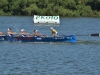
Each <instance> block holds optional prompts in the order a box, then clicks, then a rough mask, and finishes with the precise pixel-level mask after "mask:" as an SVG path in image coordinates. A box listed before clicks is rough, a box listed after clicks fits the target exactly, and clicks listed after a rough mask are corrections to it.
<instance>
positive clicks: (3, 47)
mask: <svg viewBox="0 0 100 75" xmlns="http://www.w3.org/2000/svg"><path fill="white" fill-rule="evenodd" d="M51 26H52V27H54V28H55V29H56V30H57V31H58V32H59V34H61V35H62V34H63V35H70V34H74V35H76V39H77V42H76V43H52V42H51V43H21V42H15V43H14V42H13V43H10V42H0V75H100V37H92V36H88V35H89V34H92V33H100V18H88V17H85V18H83V17H81V18H61V24H60V25H51V24H49V25H46V24H45V25H42V24H40V25H37V24H35V25H34V23H33V17H30V16H28V17H26V16H24V17H23V16H0V31H2V32H5V33H6V31H7V29H8V28H9V27H11V28H12V30H13V31H16V32H17V33H20V30H21V29H22V28H24V29H25V30H26V31H27V32H29V33H31V34H33V30H34V29H37V30H38V31H39V32H40V33H43V34H46V35H48V36H51V31H50V27H51Z"/></svg>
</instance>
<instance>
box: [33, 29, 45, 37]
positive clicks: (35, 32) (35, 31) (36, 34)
mask: <svg viewBox="0 0 100 75" xmlns="http://www.w3.org/2000/svg"><path fill="white" fill-rule="evenodd" d="M34 36H35V37H38V36H40V37H46V36H45V35H44V34H39V33H38V30H34Z"/></svg>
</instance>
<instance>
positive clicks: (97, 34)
mask: <svg viewBox="0 0 100 75" xmlns="http://www.w3.org/2000/svg"><path fill="white" fill-rule="evenodd" d="M76 36H100V34H99V33H95V34H89V35H81V34H78V35H76Z"/></svg>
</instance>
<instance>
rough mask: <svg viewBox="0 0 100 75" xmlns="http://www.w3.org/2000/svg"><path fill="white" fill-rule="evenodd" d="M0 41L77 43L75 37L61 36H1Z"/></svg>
mask: <svg viewBox="0 0 100 75" xmlns="http://www.w3.org/2000/svg"><path fill="white" fill-rule="evenodd" d="M0 41H10V42H14V41H21V42H76V38H75V35H69V36H66V35H61V36H57V37H53V36H46V37H41V36H37V37H35V36H24V37H23V36H21V35H14V36H8V35H4V36H0Z"/></svg>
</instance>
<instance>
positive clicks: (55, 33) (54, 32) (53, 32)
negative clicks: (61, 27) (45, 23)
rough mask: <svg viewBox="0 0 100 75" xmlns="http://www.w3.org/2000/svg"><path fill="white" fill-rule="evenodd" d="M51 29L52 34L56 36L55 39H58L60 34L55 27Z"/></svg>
mask: <svg viewBox="0 0 100 75" xmlns="http://www.w3.org/2000/svg"><path fill="white" fill-rule="evenodd" d="M50 29H51V31H52V34H53V35H54V37H56V36H57V35H58V32H57V31H56V30H55V29H54V28H53V27H51V28H50Z"/></svg>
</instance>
